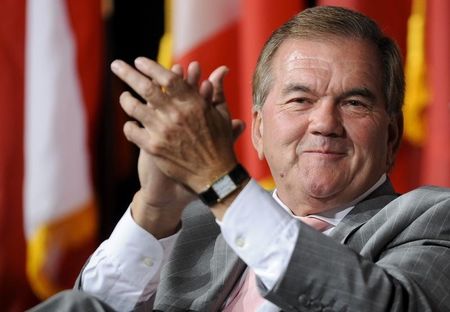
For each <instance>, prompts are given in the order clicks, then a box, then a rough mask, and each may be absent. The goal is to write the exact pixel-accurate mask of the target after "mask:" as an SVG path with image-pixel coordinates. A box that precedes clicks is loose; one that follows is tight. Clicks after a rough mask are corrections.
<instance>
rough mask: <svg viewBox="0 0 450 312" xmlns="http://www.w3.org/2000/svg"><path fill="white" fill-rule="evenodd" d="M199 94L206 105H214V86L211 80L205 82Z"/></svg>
mask: <svg viewBox="0 0 450 312" xmlns="http://www.w3.org/2000/svg"><path fill="white" fill-rule="evenodd" d="M199 93H200V95H201V96H202V98H204V99H205V101H206V103H212V96H213V86H212V84H211V82H210V81H209V80H204V81H203V82H202V84H201V85H200V89H199Z"/></svg>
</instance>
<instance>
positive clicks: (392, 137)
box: [386, 113, 403, 170]
mask: <svg viewBox="0 0 450 312" xmlns="http://www.w3.org/2000/svg"><path fill="white" fill-rule="evenodd" d="M402 137H403V114H401V113H400V114H396V115H393V116H391V118H390V123H389V129H388V155H387V159H386V160H387V166H388V170H390V169H391V168H392V166H393V165H394V162H395V156H396V155H397V152H398V149H399V147H400V143H401V141H402Z"/></svg>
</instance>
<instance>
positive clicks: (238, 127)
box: [231, 119, 245, 141]
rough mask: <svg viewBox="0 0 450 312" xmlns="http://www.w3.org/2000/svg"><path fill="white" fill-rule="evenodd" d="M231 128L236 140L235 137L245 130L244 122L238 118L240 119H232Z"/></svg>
mask: <svg viewBox="0 0 450 312" xmlns="http://www.w3.org/2000/svg"><path fill="white" fill-rule="evenodd" d="M231 129H232V131H233V140H234V141H236V140H237V138H238V137H239V136H240V135H241V134H242V133H243V132H244V130H245V122H244V121H243V120H240V119H233V120H232V121H231Z"/></svg>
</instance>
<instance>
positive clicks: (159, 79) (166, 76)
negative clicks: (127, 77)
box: [134, 57, 188, 95]
mask: <svg viewBox="0 0 450 312" xmlns="http://www.w3.org/2000/svg"><path fill="white" fill-rule="evenodd" d="M134 64H135V66H136V68H137V69H138V70H139V71H141V72H142V73H143V74H145V75H147V76H148V77H150V78H151V79H152V80H153V81H154V82H156V83H157V84H158V85H160V86H161V87H162V88H163V89H164V91H165V92H167V93H168V94H169V95H176V94H179V93H182V92H183V91H185V90H186V89H187V87H188V84H187V83H186V82H185V81H184V79H183V77H182V76H180V75H177V74H176V73H174V72H172V71H170V70H167V69H166V68H164V67H163V66H161V65H160V64H158V63H157V62H155V61H152V60H150V59H148V58H145V57H138V58H137V59H136V60H135V61H134Z"/></svg>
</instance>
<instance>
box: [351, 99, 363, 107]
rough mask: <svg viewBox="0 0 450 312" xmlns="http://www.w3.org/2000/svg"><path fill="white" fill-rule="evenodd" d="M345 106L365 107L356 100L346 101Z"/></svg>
mask: <svg viewBox="0 0 450 312" xmlns="http://www.w3.org/2000/svg"><path fill="white" fill-rule="evenodd" d="M346 104H347V105H350V106H365V105H364V103H363V102H361V101H358V100H348V101H346Z"/></svg>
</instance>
